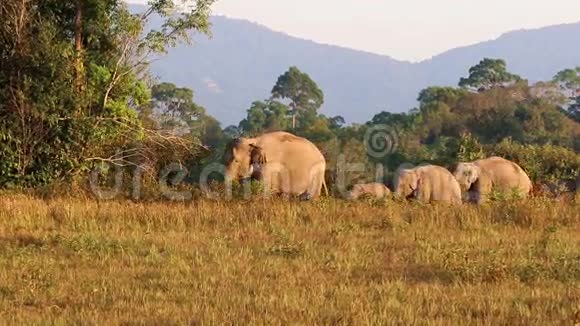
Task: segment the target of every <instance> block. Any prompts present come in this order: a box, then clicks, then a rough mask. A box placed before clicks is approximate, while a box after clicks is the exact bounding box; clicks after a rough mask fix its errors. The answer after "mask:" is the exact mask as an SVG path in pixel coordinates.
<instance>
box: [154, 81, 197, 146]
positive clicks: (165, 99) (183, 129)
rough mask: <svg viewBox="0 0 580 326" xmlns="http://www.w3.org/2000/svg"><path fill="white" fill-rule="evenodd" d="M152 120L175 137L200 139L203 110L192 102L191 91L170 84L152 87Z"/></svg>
mask: <svg viewBox="0 0 580 326" xmlns="http://www.w3.org/2000/svg"><path fill="white" fill-rule="evenodd" d="M151 95H152V99H153V100H152V105H153V112H152V116H153V119H154V120H155V121H156V122H157V124H158V128H159V129H161V130H164V131H167V132H170V133H172V134H175V135H190V136H192V137H196V138H198V139H199V138H201V132H202V130H201V129H202V127H203V126H202V124H203V122H204V120H203V119H204V118H205V116H206V113H205V109H204V108H203V107H201V106H199V105H197V104H195V103H194V102H193V91H192V90H191V89H189V88H179V87H177V86H175V85H174V84H172V83H161V84H157V85H154V86H153V88H152V89H151Z"/></svg>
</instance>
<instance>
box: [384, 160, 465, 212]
mask: <svg viewBox="0 0 580 326" xmlns="http://www.w3.org/2000/svg"><path fill="white" fill-rule="evenodd" d="M393 185H394V186H393V188H394V189H395V194H396V196H397V197H401V198H409V197H413V198H416V199H418V200H420V201H422V202H425V203H430V202H449V203H452V204H461V202H462V201H461V188H460V187H459V184H458V183H457V181H456V180H455V178H454V177H453V175H452V174H451V172H449V171H448V170H447V169H445V168H443V167H440V166H437V165H423V166H419V167H416V168H412V169H401V170H399V171H398V172H397V174H396V175H395V179H394V181H393Z"/></svg>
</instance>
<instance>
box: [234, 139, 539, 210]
mask: <svg viewBox="0 0 580 326" xmlns="http://www.w3.org/2000/svg"><path fill="white" fill-rule="evenodd" d="M224 159H225V166H226V170H225V179H226V182H231V181H234V180H244V179H250V178H251V179H256V180H259V181H260V182H261V183H262V184H263V186H264V189H265V191H266V192H268V193H271V194H275V193H278V194H285V195H290V196H298V197H299V198H302V199H314V198H317V197H319V196H320V195H321V192H322V190H323V189H325V190H326V192H327V193H328V190H327V189H326V183H325V171H326V161H325V159H324V156H323V155H322V153H321V152H320V150H319V149H318V148H317V147H316V146H315V145H314V144H313V143H312V142H310V141H309V140H307V139H305V138H302V137H298V136H295V135H292V134H290V133H287V132H271V133H266V134H263V135H261V136H259V137H256V138H239V139H235V140H233V141H232V142H231V143H230V144H229V145H228V146H227V148H226V153H225V155H224ZM531 190H532V182H531V180H530V178H529V177H528V175H527V174H526V172H525V171H524V170H523V169H522V168H521V167H520V166H519V165H517V164H516V163H514V162H512V161H509V160H506V159H504V158H501V157H490V158H486V159H482V160H477V161H474V162H469V163H458V164H457V166H456V167H455V169H454V171H453V173H451V172H450V171H449V170H447V169H446V168H444V167H440V166H436V165H422V166H418V167H414V168H408V169H399V171H397V173H396V174H395V177H394V180H393V189H392V193H391V190H390V189H389V188H387V187H386V186H385V185H384V184H382V183H368V184H357V185H354V186H353V188H352V190H351V191H350V192H349V193H348V194H347V195H346V198H347V199H351V200H354V199H357V198H360V197H362V196H371V197H373V198H384V197H387V196H391V194H394V195H395V197H399V198H405V199H410V198H414V199H416V200H419V201H422V202H426V203H430V202H448V203H451V204H460V203H462V202H464V201H469V202H475V203H478V204H481V203H483V202H485V201H486V200H487V199H488V198H489V196H490V195H491V194H492V193H493V191H499V192H501V193H509V194H514V195H517V196H518V197H520V198H523V197H526V196H528V195H529V194H530V192H531Z"/></svg>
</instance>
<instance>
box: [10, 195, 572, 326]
mask: <svg viewBox="0 0 580 326" xmlns="http://www.w3.org/2000/svg"><path fill="white" fill-rule="evenodd" d="M22 322H29V323H47V324H54V323H57V324H78V323H81V324H85V323H89V324H92V323H95V324H223V323H234V324H247V323H256V324H339V325H341V324H389V325H390V324H404V325H408V324H445V325H464V324H482V323H483V324H505V325H507V324H510V325H512V324H513V325H524V324H525V325H529V324H538V325H545V324H554V323H555V324H565V325H573V324H574V323H579V322H580V207H579V206H578V204H573V203H560V202H554V201H550V200H547V199H534V200H530V201H525V202H497V203H492V204H490V205H487V206H482V207H476V206H469V205H467V206H463V207H459V208H450V207H446V206H444V205H421V204H417V203H398V202H392V201H386V202H358V203H350V202H344V201H340V200H334V199H323V200H321V201H318V202H314V203H299V202H292V201H263V200H255V201H233V202H217V201H193V202H190V203H185V204H183V203H182V204H175V203H167V202H163V203H161V202H159V203H133V202H128V201H116V202H115V201H112V202H96V201H90V200H80V199H64V198H63V199H50V200H41V199H35V198H33V197H30V196H17V195H4V196H2V197H0V323H2V324H5V323H22Z"/></svg>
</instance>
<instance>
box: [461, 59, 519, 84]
mask: <svg viewBox="0 0 580 326" xmlns="http://www.w3.org/2000/svg"><path fill="white" fill-rule="evenodd" d="M521 80H522V78H521V77H520V76H518V75H515V74H512V73H510V72H508V71H507V67H506V62H505V61H504V60H502V59H489V58H485V59H483V60H482V61H480V62H479V64H477V65H475V66H473V67H471V68H470V69H469V77H467V78H461V80H460V81H459V86H460V87H463V88H469V89H473V90H477V91H485V90H490V89H492V88H498V87H505V86H509V85H513V84H514V83H516V82H519V81H521Z"/></svg>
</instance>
